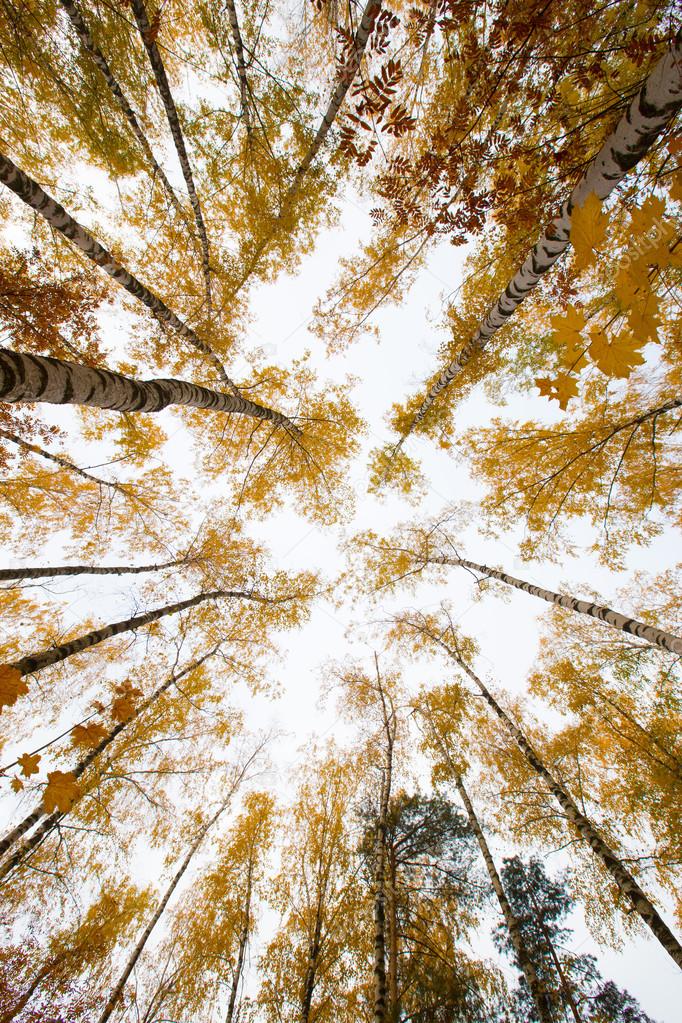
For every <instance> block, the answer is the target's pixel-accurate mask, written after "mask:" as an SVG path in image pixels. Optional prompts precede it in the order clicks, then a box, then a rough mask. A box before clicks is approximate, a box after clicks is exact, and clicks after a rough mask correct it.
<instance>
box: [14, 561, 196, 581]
mask: <svg viewBox="0 0 682 1023" xmlns="http://www.w3.org/2000/svg"><path fill="white" fill-rule="evenodd" d="M183 561H184V559H183V558H177V559H176V560H175V561H164V562H161V563H159V564H158V565H55V566H54V568H38V567H37V566H36V565H29V566H26V567H24V568H0V580H3V579H53V578H55V577H56V576H64V575H138V574H139V573H140V572H160V571H161V570H162V569H164V568H175V567H177V566H178V565H182V563H183Z"/></svg>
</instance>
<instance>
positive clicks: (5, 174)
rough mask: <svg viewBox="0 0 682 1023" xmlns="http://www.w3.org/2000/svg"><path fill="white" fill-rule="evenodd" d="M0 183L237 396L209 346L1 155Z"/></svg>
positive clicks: (235, 388)
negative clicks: (188, 346) (168, 330)
mask: <svg viewBox="0 0 682 1023" xmlns="http://www.w3.org/2000/svg"><path fill="white" fill-rule="evenodd" d="M0 181H1V182H2V183H3V184H4V185H6V186H7V188H9V189H10V191H12V192H14V193H15V195H18V196H19V198H20V199H22V200H23V202H25V203H26V205H27V206H30V207H31V209H33V210H35V211H36V212H37V213H40V215H41V216H42V217H44V218H45V220H46V221H47V223H48V224H49V225H50V227H52V228H53V229H54V230H55V231H59V233H60V234H63V235H64V237H65V238H68V239H69V240H70V241H71V242H73V244H74V245H75V246H76V247H77V248H79V249H80V250H81V252H82V253H83V254H84V255H85V256H87V258H88V259H89V260H91V261H92V262H93V263H96V264H97V266H99V267H101V268H102V270H104V272H105V273H107V274H109V276H110V277H111V278H112V279H113V280H115V281H116V283H117V284H120V285H121V287H122V288H125V290H126V291H127V292H128V294H130V295H132V296H133V298H136V299H137V300H138V302H142V304H143V305H145V306H146V307H147V309H150V310H151V312H152V313H153V314H154V315H155V316H157V317H158V318H159V319H160V320H162V321H163V322H164V323H167V324H168V326H169V327H172V329H173V330H175V331H176V332H177V333H178V334H179V335H180V337H182V338H184V339H185V341H188V342H189V344H191V345H192V346H193V347H194V348H196V349H197V350H198V351H200V352H201V353H202V355H205V356H206V357H207V358H208V359H210V361H211V364H212V365H213V368H214V369H215V370H216V372H217V373H218V376H219V378H220V380H221V381H222V383H223V384H224V385H225V386H226V387H228V388H229V389H230V390H231V391H232V393H233V394H234V395H236V396H238V395H239V389H238V388H237V385H236V384H235V383H234V382H233V381H232V380H230V378H229V377H228V375H227V373H226V372H225V367H224V366H223V364H222V362H221V361H220V359H219V358H218V356H217V355H216V353H215V352H214V351H213V349H212V348H211V346H210V345H209V344H207V343H206V342H205V341H202V339H201V338H200V337H199V336H198V335H197V333H196V332H195V331H194V330H193V329H192V328H191V327H190V326H188V325H187V324H186V323H185V322H184V320H182V319H181V318H180V317H179V316H178V315H177V314H176V313H174V312H173V310H172V309H170V308H169V307H168V306H167V305H166V303H165V302H164V301H163V299H161V298H159V296H158V295H155V294H154V292H153V291H151V290H150V289H149V288H147V287H146V286H145V285H144V284H142V282H141V281H139V280H138V279H137V277H135V276H134V275H133V274H131V273H130V272H129V271H128V270H126V269H125V267H124V266H122V265H121V264H120V263H119V262H118V260H116V259H114V257H113V256H112V254H111V253H110V252H109V251H108V250H107V249H105V248H104V246H103V245H100V243H99V242H98V241H97V240H96V239H95V238H93V236H92V235H91V234H90V232H89V231H86V229H85V228H84V227H82V226H81V224H79V223H78V221H77V220H75V219H74V218H73V217H72V216H71V214H70V213H67V212H66V210H65V209H64V207H63V206H60V204H59V203H58V202H56V200H54V199H53V198H52V197H51V196H49V195H48V194H47V192H45V191H43V189H42V188H41V187H40V185H39V184H38V183H37V182H36V181H34V180H33V178H31V177H29V175H28V174H26V173H24V171H22V170H20V169H19V168H18V167H17V166H16V165H15V164H14V163H13V162H12V161H11V160H10V159H9V157H8V156H5V155H4V154H3V153H0Z"/></svg>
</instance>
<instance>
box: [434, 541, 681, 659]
mask: <svg viewBox="0 0 682 1023" xmlns="http://www.w3.org/2000/svg"><path fill="white" fill-rule="evenodd" d="M428 561H429V562H431V563H433V564H438V565H452V566H454V567H458V568H466V569H469V570H470V571H473V572H479V573H480V574H481V575H483V576H486V577H489V578H491V579H499V581H500V582H503V583H506V584H507V586H514V587H515V588H516V589H517V590H523V591H524V592H525V593H530V594H532V595H533V596H534V597H540V598H541V599H542V600H546V601H547V602H548V603H549V604H558V605H559V607H565V608H568V610H569V611H577V612H578V614H583V615H589V616H590V617H591V618H597V619H598V620H599V621H600V622H604V624H605V625H610V626H611V628H612V629H620V630H621V632H627V633H628V634H629V635H631V636H637V638H638V639H643V640H645V641H646V642H647V643H651V645H652V646H658V647H661V649H663V650H669V651H670V652H671V653H673V654H682V639H680V638H679V637H678V636H674V635H673V634H672V633H671V632H665V631H664V630H663V629H657V628H655V627H654V626H653V625H645V624H644V622H640V621H638V620H637V619H636V618H628V617H627V615H623V614H621V613H620V612H619V611H612V610H611V608H610V607H604V606H603V605H602V604H591V603H590V602H589V601H586V600H578V598H577V597H569V596H566V595H565V594H562V593H555V592H554V591H553V590H545V589H543V588H542V587H541V586H534V585H533V584H532V583H528V582H525V580H523V579H517V578H516V576H513V575H507V573H506V572H501V571H500V570H499V569H496V568H488V566H487V565H477V564H476V562H474V561H466V560H465V559H464V558H447V557H429V558H428Z"/></svg>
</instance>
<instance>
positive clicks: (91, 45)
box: [59, 0, 185, 220]
mask: <svg viewBox="0 0 682 1023" xmlns="http://www.w3.org/2000/svg"><path fill="white" fill-rule="evenodd" d="M59 2H60V4H61V5H62V7H63V8H64V10H65V11H66V13H67V15H68V17H69V20H70V22H71V24H72V26H73V28H74V30H75V32H76V35H77V36H78V38H79V39H80V41H81V45H82V47H83V49H84V50H86V51H87V52H88V53H89V54H90V56H91V57H92V60H93V62H94V64H95V65H96V67H97V69H98V70H99V71H100V73H101V74H102V77H103V78H104V81H105V82H106V83H107V86H108V87H109V91H110V92H111V95H112V96H113V98H114V101H115V103H116V104H117V106H118V107H119V109H120V110H121V111H122V112H123V116H124V117H125V119H126V121H127V122H128V124H129V125H130V128H131V130H132V132H133V135H134V136H135V138H136V139H137V141H138V144H139V146H140V149H141V150H142V152H143V153H144V155H145V156H146V158H147V160H148V161H149V163H150V165H151V167H152V169H153V171H154V174H155V175H156V176H157V177H158V179H159V181H160V182H161V184H162V185H163V187H164V189H165V190H166V194H167V196H168V198H169V199H170V201H171V203H172V204H173V206H174V207H175V209H176V211H177V213H178V214H179V215H180V217H182V219H183V220H184V219H185V212H184V210H183V208H182V206H181V205H180V201H179V199H178V197H177V195H176V194H175V191H174V189H173V187H172V185H171V183H170V181H169V180H168V178H167V177H166V174H165V172H164V170H163V168H162V167H161V166H160V164H159V163H158V161H157V159H156V157H155V156H154V153H153V152H152V147H151V146H150V145H149V142H148V141H147V137H146V135H145V134H144V132H143V131H142V128H141V126H140V122H139V120H138V118H137V115H136V113H135V111H134V110H133V108H132V106H131V105H130V103H129V102H128V99H127V98H126V96H125V94H124V92H123V90H122V89H121V86H120V85H119V83H118V81H117V80H116V78H115V77H114V75H113V73H112V71H111V68H110V67H109V64H108V62H107V60H106V58H105V56H104V54H103V53H102V51H101V50H100V49H99V47H98V46H97V45H96V44H95V41H94V39H93V37H92V34H91V32H90V29H89V28H88V26H87V24H86V23H85V21H84V19H83V16H82V14H81V13H80V11H79V10H78V7H77V6H76V4H75V3H74V0H59Z"/></svg>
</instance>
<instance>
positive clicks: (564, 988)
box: [528, 889, 582, 1023]
mask: <svg viewBox="0 0 682 1023" xmlns="http://www.w3.org/2000/svg"><path fill="white" fill-rule="evenodd" d="M528 894H529V895H530V899H531V902H532V903H533V908H534V909H535V917H536V919H537V921H538V923H539V924H540V930H541V931H542V934H543V936H544V939H545V942H546V943H547V950H548V952H549V955H550V958H551V960H552V962H553V963H554V969H555V970H556V972H557V977H558V978H559V987H560V988H561V994H562V997H563V1000H564V1002H565V1004H566V1005H568V1007H569V1009H570V1010H571V1015H572V1016H573V1019H574V1021H575V1023H582V1019H581V1018H580V1013H579V1012H578V1006H577V1005H576V1004H575V998H574V997H573V992H572V991H571V985H570V984H569V982H568V978H567V976H566V974H565V973H564V968H563V966H562V965H561V960H560V959H559V956H558V955H557V951H556V949H555V947H554V942H553V941H552V938H551V935H550V933H549V931H548V930H547V926H546V924H545V921H544V920H543V917H542V906H539V905H538V901H537V899H536V898H535V893H534V892H533V891H532V889H531V890H529V892H528Z"/></svg>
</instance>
